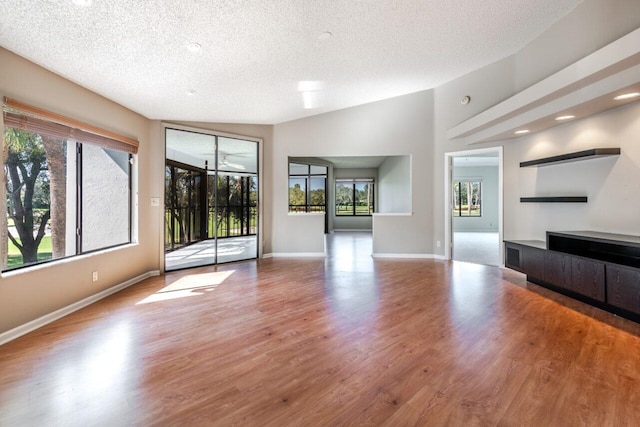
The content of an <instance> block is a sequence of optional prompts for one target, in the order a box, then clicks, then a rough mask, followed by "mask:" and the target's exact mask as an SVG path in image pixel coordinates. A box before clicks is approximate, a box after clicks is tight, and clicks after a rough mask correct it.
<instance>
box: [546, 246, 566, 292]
mask: <svg viewBox="0 0 640 427" xmlns="http://www.w3.org/2000/svg"><path fill="white" fill-rule="evenodd" d="M572 258H573V257H572V256H571V255H567V254H563V253H561V252H554V251H546V252H545V253H544V281H545V282H547V283H551V284H552V285H554V286H557V287H559V288H564V289H571V260H572Z"/></svg>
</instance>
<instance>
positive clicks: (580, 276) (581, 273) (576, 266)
mask: <svg viewBox="0 0 640 427" xmlns="http://www.w3.org/2000/svg"><path fill="white" fill-rule="evenodd" d="M570 289H571V290H572V291H573V292H575V293H578V294H580V295H584V296H586V297H589V298H593V299H594V300H597V301H601V302H604V301H605V288H604V263H602V262H599V261H593V260H590V259H588V258H582V257H572V259H571V287H570Z"/></svg>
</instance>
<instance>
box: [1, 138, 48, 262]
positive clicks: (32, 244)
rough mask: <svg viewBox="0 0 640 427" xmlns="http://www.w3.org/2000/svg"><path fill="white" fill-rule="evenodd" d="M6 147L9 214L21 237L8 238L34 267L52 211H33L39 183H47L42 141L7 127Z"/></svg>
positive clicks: (9, 235) (8, 232)
mask: <svg viewBox="0 0 640 427" xmlns="http://www.w3.org/2000/svg"><path fill="white" fill-rule="evenodd" d="M4 144H5V149H6V156H5V176H6V178H5V184H6V188H7V211H8V217H9V218H10V219H12V220H13V226H14V228H15V232H16V233H17V234H18V235H17V236H14V235H13V233H12V232H11V230H9V229H8V230H7V236H8V237H9V239H10V240H11V242H13V244H14V245H15V246H16V247H17V248H18V249H19V250H20V253H21V254H22V261H23V263H24V264H29V263H34V262H37V260H38V246H39V245H40V242H41V241H42V238H43V237H44V235H45V231H46V226H47V222H48V221H49V218H50V215H51V211H50V210H49V209H47V210H46V211H45V212H42V211H35V210H34V208H33V197H34V192H35V187H36V182H37V181H38V180H39V179H40V180H43V179H44V174H46V171H47V167H46V161H47V158H46V154H45V150H44V146H43V144H42V138H41V137H40V135H38V134H35V133H32V132H28V131H24V130H19V129H14V128H10V127H5V130H4ZM34 233H35V235H34Z"/></svg>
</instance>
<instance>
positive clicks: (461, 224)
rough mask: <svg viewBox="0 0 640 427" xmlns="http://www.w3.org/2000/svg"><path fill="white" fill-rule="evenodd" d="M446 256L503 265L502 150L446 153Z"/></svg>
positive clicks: (465, 260)
mask: <svg viewBox="0 0 640 427" xmlns="http://www.w3.org/2000/svg"><path fill="white" fill-rule="evenodd" d="M445 160H446V162H445V164H446V166H445V167H446V181H445V206H446V212H445V235H446V236H447V238H446V239H445V255H446V258H447V259H452V260H454V261H464V262H471V263H475V264H484V265H492V266H500V265H503V264H504V263H503V261H502V259H503V255H502V251H503V248H502V244H501V242H502V188H503V185H502V147H496V148H489V149H480V150H471V151H463V152H455V153H446V154H445Z"/></svg>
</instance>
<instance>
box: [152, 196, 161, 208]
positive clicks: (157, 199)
mask: <svg viewBox="0 0 640 427" xmlns="http://www.w3.org/2000/svg"><path fill="white" fill-rule="evenodd" d="M151 206H160V197H152V198H151Z"/></svg>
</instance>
